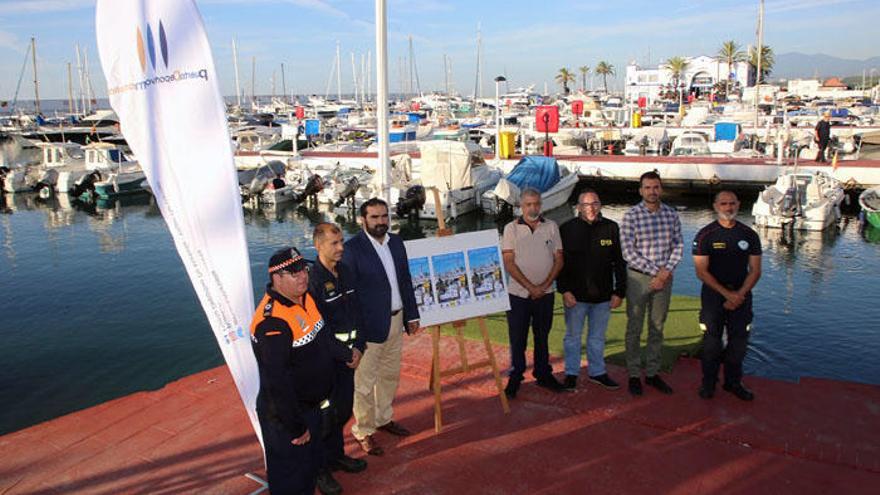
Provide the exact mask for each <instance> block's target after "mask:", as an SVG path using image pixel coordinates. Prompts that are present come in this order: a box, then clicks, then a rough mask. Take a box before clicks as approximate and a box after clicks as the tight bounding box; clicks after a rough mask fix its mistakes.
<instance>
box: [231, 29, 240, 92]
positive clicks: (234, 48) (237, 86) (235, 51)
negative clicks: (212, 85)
mask: <svg viewBox="0 0 880 495" xmlns="http://www.w3.org/2000/svg"><path fill="white" fill-rule="evenodd" d="M232 66H233V68H234V70H235V103H236V105H238V108H239V109H240V108H241V83H240V82H239V80H238V45H236V43H235V38H232Z"/></svg>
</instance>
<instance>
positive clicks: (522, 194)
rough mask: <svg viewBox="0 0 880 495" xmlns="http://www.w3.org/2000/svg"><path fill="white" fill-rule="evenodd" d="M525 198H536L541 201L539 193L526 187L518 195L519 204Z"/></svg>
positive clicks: (532, 188)
mask: <svg viewBox="0 0 880 495" xmlns="http://www.w3.org/2000/svg"><path fill="white" fill-rule="evenodd" d="M526 196H537V197H538V199H541V193H540V192H539V191H538V190H537V189H535V188H534V187H527V188H525V189H523V190H522V191H521V192H520V193H519V200H520V202H522V200H524V199H525V198H526Z"/></svg>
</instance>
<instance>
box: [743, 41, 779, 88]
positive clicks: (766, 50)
mask: <svg viewBox="0 0 880 495" xmlns="http://www.w3.org/2000/svg"><path fill="white" fill-rule="evenodd" d="M775 62H776V61H775V60H774V58H773V49H772V48H770V47H769V46H767V45H764V46H762V47H761V73H760V74H758V73H757V72H758V50H756V49H755V48H750V49H749V65H751V66H752V70H754V71H755V77H756V79H755V84H763V83H764V80H765V79H767V76H769V75H770V72H772V71H773V64H774V63H775Z"/></svg>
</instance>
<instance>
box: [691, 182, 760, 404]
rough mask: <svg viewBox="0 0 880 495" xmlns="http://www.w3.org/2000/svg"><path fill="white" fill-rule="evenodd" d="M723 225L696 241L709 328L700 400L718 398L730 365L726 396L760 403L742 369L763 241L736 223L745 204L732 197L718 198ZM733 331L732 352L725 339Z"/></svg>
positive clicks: (716, 225)
mask: <svg viewBox="0 0 880 495" xmlns="http://www.w3.org/2000/svg"><path fill="white" fill-rule="evenodd" d="M713 206H714V208H715V212H716V213H717V214H718V220H716V221H714V222H712V223H710V224H709V225H707V226H705V227H703V228H702V229H701V230H700V232H699V233H697V236H696V238H695V239H694V247H693V255H694V267H695V268H696V271H697V277H698V278H699V279H700V280H701V281H702V282H703V289H702V292H701V294H700V299H701V301H702V308H701V309H700V326H701V327H702V328H703V332H704V333H703V352H702V364H703V384H702V386H701V387H700V392H699V394H700V397H702V398H703V399H711V398H712V397H714V395H715V383H716V382H717V381H718V368H719V367H720V366H721V361H722V360H723V361H724V390H726V391H728V392H730V393H732V394H733V395H735V396H736V397H738V398H739V399H742V400H746V401H750V400H752V399H754V398H755V395H754V394H753V393H752V391H751V390H749V389H747V388H746V387H745V386H744V385H743V384H742V363H743V359H744V358H745V355H746V347H747V345H748V340H749V328H750V325H751V323H752V288H753V287H755V284H757V283H758V279H759V278H761V240H760V239H759V238H758V234H757V233H756V232H755V231H754V230H752V229H751V228H750V227H747V226H746V225H744V224H742V223H740V222H738V221H736V214H737V212H738V211H739V200H738V199H737V197H736V194H734V193H733V192H731V191H721V192H719V193H718V194H716V195H715V202H714V205H713ZM725 330H726V331H727V347H726V348H725V347H724V344H723V341H722V336H723V335H724V332H725Z"/></svg>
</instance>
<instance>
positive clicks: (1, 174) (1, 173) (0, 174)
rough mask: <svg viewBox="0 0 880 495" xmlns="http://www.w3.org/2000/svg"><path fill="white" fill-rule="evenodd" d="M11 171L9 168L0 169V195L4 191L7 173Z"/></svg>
mask: <svg viewBox="0 0 880 495" xmlns="http://www.w3.org/2000/svg"><path fill="white" fill-rule="evenodd" d="M0 137H2V136H0ZM11 171H12V170H10V169H9V167H0V194H2V192H3V191H5V190H6V176H7V175H9V172H11Z"/></svg>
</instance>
